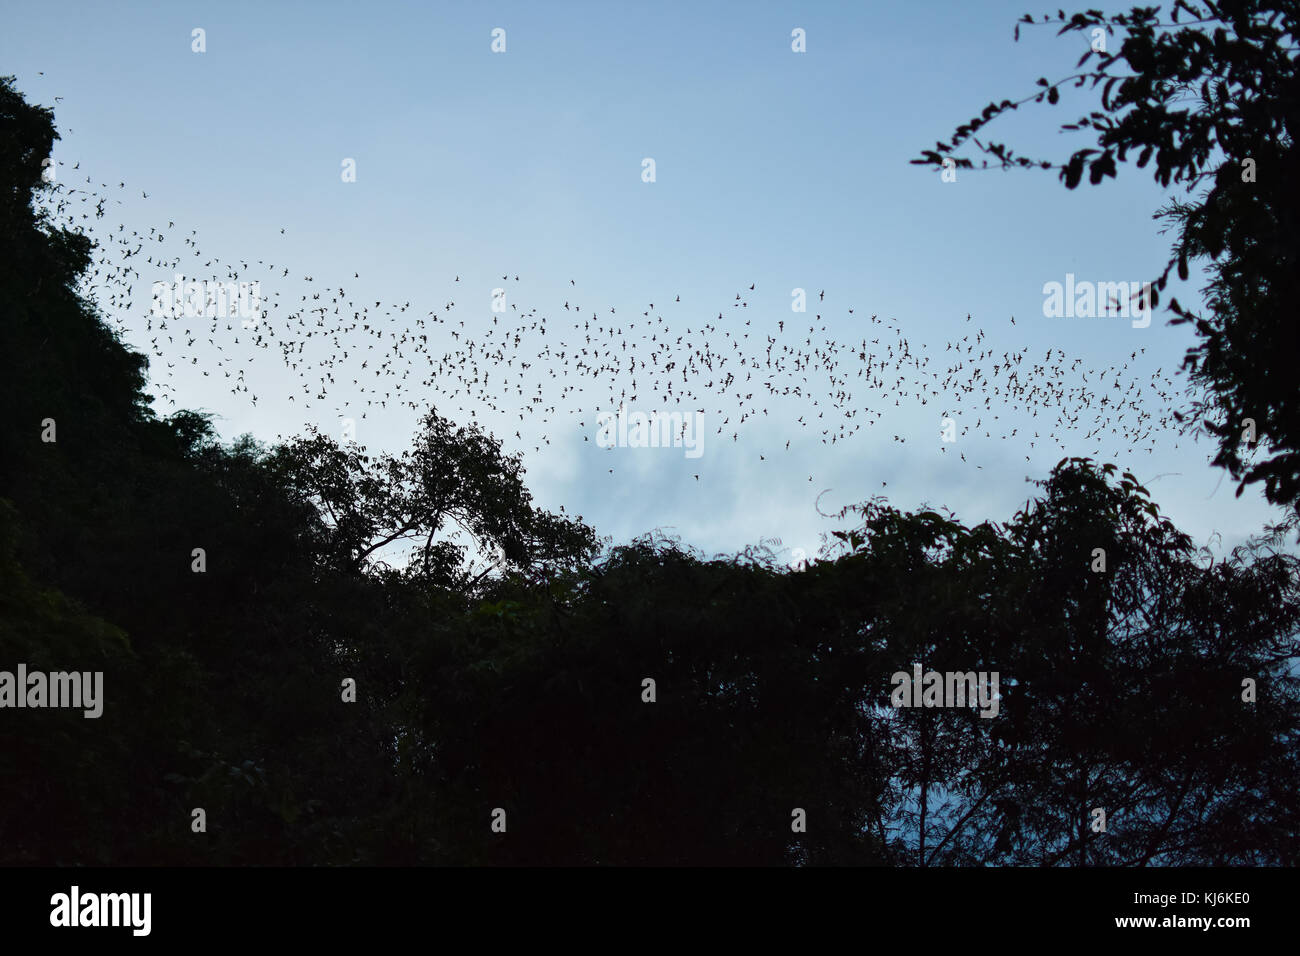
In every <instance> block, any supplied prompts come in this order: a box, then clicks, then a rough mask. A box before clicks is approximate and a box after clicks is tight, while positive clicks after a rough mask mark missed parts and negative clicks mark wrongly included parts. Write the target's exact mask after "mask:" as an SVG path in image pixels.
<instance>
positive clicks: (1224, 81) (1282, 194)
mask: <svg viewBox="0 0 1300 956" xmlns="http://www.w3.org/2000/svg"><path fill="white" fill-rule="evenodd" d="M1055 19H1056V21H1057V22H1059V23H1060V24H1061V27H1060V30H1059V31H1058V35H1061V34H1067V33H1083V34H1086V35H1087V36H1088V37H1090V38H1091V46H1090V48H1089V49H1088V51H1087V52H1085V53H1084V54H1083V56H1082V57H1080V59H1079V61H1078V63H1077V64H1076V70H1077V69H1078V68H1079V67H1083V66H1084V65H1085V64H1087V63H1089V62H1090V61H1092V63H1093V67H1092V69H1090V70H1085V71H1082V72H1075V73H1073V74H1071V75H1069V76H1066V77H1063V78H1061V79H1058V80H1055V81H1049V80H1048V79H1046V78H1040V79H1039V80H1038V86H1039V87H1040V89H1039V90H1038V92H1037V93H1034V94H1030V95H1029V96H1026V97H1024V98H1022V99H1019V100H1016V101H1011V100H1002V101H1001V102H999V103H990V104H989V105H988V106H986V107H985V108H984V110H983V111H982V112H981V113H980V115H978V116H976V117H973V118H972V119H971V120H969V121H968V122H967V123H964V124H962V125H961V126H958V127H957V130H956V131H955V133H954V134H953V136H952V137H951V139H950V140H948V142H946V143H945V142H940V143H938V144H936V146H935V148H934V149H933V150H924V151H922V153H921V155H920V157H919V158H917V159H914V160H912V162H913V163H917V164H922V165H936V166H939V165H942V164H944V163H945V162H946V161H951V162H953V163H954V164H955V165H956V166H957V167H958V168H964V169H973V168H975V166H974V163H973V162H972V160H971V159H969V158H967V157H957V156H955V155H950V154H954V153H955V151H956V150H958V148H959V147H962V146H964V145H966V144H967V143H968V142H969V143H970V144H972V145H973V146H974V147H976V149H978V150H979V151H981V152H983V153H984V154H986V155H987V156H991V157H992V158H993V160H994V161H995V165H996V166H997V167H1001V168H1004V169H1006V168H1042V169H1058V170H1059V175H1060V178H1061V181H1062V182H1063V183H1064V184H1065V186H1066V187H1067V188H1069V189H1074V188H1075V187H1077V186H1078V185H1079V183H1080V182H1082V181H1083V175H1084V173H1085V171H1086V172H1087V174H1088V182H1089V183H1090V184H1092V185H1097V184H1099V183H1101V182H1103V181H1104V180H1105V179H1106V177H1114V176H1115V175H1116V173H1117V166H1118V164H1123V163H1125V162H1127V161H1129V160H1130V159H1132V160H1133V161H1134V162H1135V163H1136V165H1137V167H1138V168H1142V167H1145V166H1147V165H1148V164H1149V163H1150V162H1151V161H1152V160H1154V162H1155V165H1154V177H1155V180H1156V182H1157V183H1159V184H1160V185H1161V186H1163V187H1166V188H1168V187H1170V186H1171V185H1174V184H1177V185H1180V186H1182V187H1184V188H1185V190H1186V191H1187V192H1188V193H1192V192H1195V191H1197V190H1199V194H1198V195H1197V196H1196V198H1195V199H1194V200H1193V201H1191V202H1182V201H1174V202H1172V203H1171V204H1170V205H1169V206H1168V207H1166V208H1165V209H1163V210H1162V211H1161V212H1160V213H1158V214H1157V216H1158V218H1162V219H1166V220H1168V221H1169V222H1171V223H1173V224H1175V225H1176V226H1177V227H1178V232H1177V235H1176V237H1175V242H1174V247H1173V255H1172V257H1171V259H1170V260H1169V262H1168V264H1167V265H1166V266H1165V268H1164V270H1163V272H1162V273H1161V274H1160V276H1159V277H1158V278H1157V279H1155V280H1154V288H1153V292H1152V303H1151V304H1152V305H1153V306H1155V305H1157V304H1158V302H1159V294H1160V292H1162V291H1163V290H1164V289H1165V287H1166V284H1167V281H1168V278H1169V275H1170V273H1171V272H1172V271H1173V270H1174V269H1177V272H1178V276H1179V278H1181V279H1186V278H1187V277H1188V272H1189V267H1188V264H1189V260H1197V259H1200V260H1203V261H1204V262H1205V263H1206V265H1207V270H1208V272H1209V274H1210V276H1211V281H1210V282H1209V285H1208V286H1207V287H1206V288H1205V290H1203V291H1204V292H1205V293H1206V306H1205V310H1204V313H1203V314H1201V313H1198V312H1197V311H1195V310H1193V309H1188V308H1185V307H1184V306H1182V305H1180V304H1179V303H1178V300H1177V299H1173V300H1172V301H1170V303H1169V310H1170V312H1171V313H1172V314H1173V319H1172V322H1173V324H1181V323H1192V324H1193V325H1194V328H1195V331H1196V335H1197V338H1198V341H1197V343H1196V344H1195V345H1194V346H1192V347H1191V348H1189V349H1188V352H1187V354H1186V356H1185V357H1184V361H1183V366H1184V368H1185V369H1186V370H1187V371H1188V372H1189V375H1190V378H1191V381H1192V382H1193V384H1194V385H1195V386H1196V387H1197V390H1198V395H1199V397H1198V398H1197V400H1196V401H1195V403H1194V405H1193V408H1192V409H1191V411H1190V414H1189V415H1188V418H1187V420H1188V421H1189V422H1190V423H1192V425H1193V427H1196V428H1204V429H1205V430H1206V431H1207V432H1209V433H1210V434H1212V435H1213V436H1215V437H1216V438H1217V440H1218V452H1217V454H1216V457H1215V459H1214V464H1215V465H1216V466H1222V467H1225V468H1227V469H1228V471H1229V473H1230V474H1231V475H1232V476H1233V478H1234V479H1236V480H1237V481H1238V489H1237V493H1238V494H1239V495H1240V494H1241V493H1242V491H1244V489H1245V487H1246V485H1248V484H1251V483H1254V482H1263V485H1264V493H1265V495H1266V497H1267V498H1268V500H1269V501H1271V502H1273V503H1276V504H1282V505H1286V506H1288V507H1290V508H1292V509H1295V507H1296V506H1297V503H1300V390H1297V389H1296V387H1295V379H1294V366H1295V364H1296V361H1297V358H1298V357H1300V329H1298V328H1297V325H1296V322H1295V320H1294V310H1293V308H1292V304H1293V303H1294V302H1295V301H1296V297H1297V294H1300V268H1298V263H1297V259H1296V256H1297V251H1296V243H1295V236H1296V235H1297V231H1298V229H1300V199H1297V196H1300V193H1298V192H1297V190H1296V189H1295V186H1294V184H1295V182H1296V181H1297V176H1300V154H1298V153H1297V150H1296V142H1295V137H1296V132H1297V127H1298V126H1300V75H1298V73H1297V59H1296V54H1297V52H1298V49H1300V48H1298V47H1297V40H1298V39H1300V7H1298V6H1297V5H1296V4H1295V3H1294V2H1292V0H1211V2H1204V3H1189V2H1186V0H1177V2H1175V3H1174V5H1173V8H1172V13H1171V15H1170V18H1169V21H1167V22H1164V21H1162V20H1161V18H1160V11H1159V8H1158V7H1134V8H1133V9H1132V10H1131V11H1130V12H1129V13H1128V14H1118V15H1115V16H1106V15H1104V14H1102V13H1100V12H1098V11H1096V10H1089V11H1087V12H1084V13H1076V14H1074V15H1073V16H1070V17H1069V18H1068V19H1067V17H1066V15H1065V13H1064V12H1060V13H1058V14H1057V16H1056V18H1055ZM1051 20H1052V18H1051V17H1049V16H1044V17H1043V18H1042V20H1041V21H1038V22H1039V23H1047V22H1050V21H1051ZM1021 23H1023V24H1027V25H1033V24H1035V20H1034V19H1033V17H1032V16H1029V15H1026V16H1025V17H1023V18H1022V20H1021ZM1117 30H1120V31H1123V34H1124V39H1123V42H1122V44H1121V45H1120V47H1119V49H1118V50H1115V51H1113V52H1107V51H1106V45H1105V40H1106V38H1108V37H1111V36H1113V35H1114V34H1115V32H1116V31H1117ZM1019 36H1020V25H1019V24H1017V26H1016V39H1017V40H1018V39H1019ZM1071 84H1072V85H1073V86H1074V87H1076V88H1078V87H1083V86H1088V87H1089V88H1090V89H1091V90H1097V89H1098V88H1099V87H1100V93H1101V95H1100V107H1101V108H1100V109H1099V110H1093V111H1091V112H1089V113H1088V114H1086V115H1084V116H1081V117H1080V118H1079V119H1077V120H1075V121H1074V122H1072V123H1065V124H1063V125H1062V126H1061V129H1062V130H1063V131H1071V132H1074V131H1081V130H1083V131H1091V132H1092V133H1095V136H1096V148H1091V147H1089V148H1081V149H1079V150H1077V151H1075V152H1074V153H1073V154H1072V155H1071V156H1070V158H1069V159H1068V160H1066V161H1063V162H1059V163H1054V162H1051V161H1047V160H1034V159H1029V158H1027V157H1024V156H1018V155H1016V154H1015V153H1014V152H1013V151H1012V150H1011V149H1010V148H1008V146H1007V145H1006V144H1004V143H999V142H993V141H984V140H981V139H980V138H979V137H978V136H977V135H976V134H977V133H978V132H979V131H980V130H981V129H982V128H983V127H984V126H986V125H987V124H989V123H991V122H992V121H993V120H994V119H996V118H997V117H998V116H1000V115H1001V114H1003V113H1005V112H1007V111H1009V110H1015V109H1018V108H1019V107H1020V106H1022V105H1024V104H1025V103H1028V102H1030V101H1031V100H1032V101H1033V102H1035V103H1041V102H1043V100H1046V101H1047V102H1048V103H1049V104H1052V105H1056V104H1058V103H1060V102H1061V90H1062V89H1064V88H1065V87H1066V86H1067V85H1071ZM979 168H991V167H990V163H989V160H988V159H987V158H986V159H983V160H982V161H981V165H980V167H979ZM1250 422H1253V423H1254V427H1255V429H1256V431H1257V432H1258V435H1259V441H1258V446H1256V444H1255V443H1254V441H1253V440H1252V441H1247V440H1246V438H1247V429H1248V428H1249V423H1250ZM1265 448H1267V454H1266V455H1263V454H1261V453H1262V452H1263V450H1264V449H1265ZM1260 458H1262V460H1258V459H1260Z"/></svg>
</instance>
